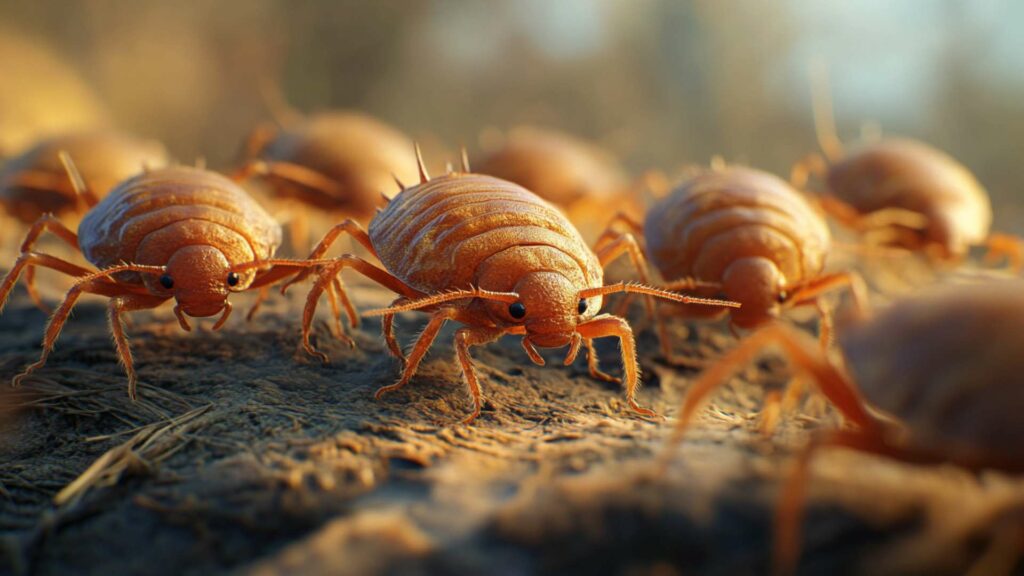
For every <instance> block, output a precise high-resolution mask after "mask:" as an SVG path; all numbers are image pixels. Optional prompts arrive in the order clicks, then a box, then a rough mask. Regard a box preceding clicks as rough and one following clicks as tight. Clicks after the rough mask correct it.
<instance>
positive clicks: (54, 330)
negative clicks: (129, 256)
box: [11, 264, 164, 387]
mask: <svg viewBox="0 0 1024 576" xmlns="http://www.w3.org/2000/svg"><path fill="white" fill-rule="evenodd" d="M163 271H164V268H163V267H162V266H144V265H138V264H122V265H118V266H112V267H110V268H107V269H105V270H101V271H99V272H94V273H92V274H88V275H86V276H83V277H81V278H79V279H78V280H76V281H75V284H74V285H73V286H72V287H71V289H70V290H68V293H67V295H66V296H65V297H64V301H63V302H62V303H61V305H60V307H59V308H57V311H56V312H54V313H53V316H52V317H51V318H50V322H49V323H48V324H47V325H46V332H45V334H44V336H43V352H42V353H41V354H40V355H39V360H37V361H36V362H35V363H33V364H30V365H29V366H28V367H27V368H25V370H24V371H23V372H22V373H21V374H18V375H17V376H15V377H14V379H13V380H11V385H12V386H15V387H17V386H19V385H21V382H22V380H24V379H25V378H26V377H27V376H28V375H29V374H31V373H32V372H34V371H36V370H38V369H39V368H42V367H43V366H45V365H46V359H47V357H49V355H50V352H51V351H52V350H53V345H54V343H55V342H56V341H57V337H58V336H60V332H61V329H63V328H64V323H65V322H67V320H68V316H70V315H71V310H72V309H73V308H74V307H75V303H76V302H78V299H79V298H80V297H81V296H82V294H83V293H90V294H101V295H104V296H110V297H118V296H129V295H132V294H137V293H136V292H134V291H133V290H134V289H135V288H134V287H130V286H123V285H120V284H118V283H117V282H116V281H115V280H113V276H114V275H115V274H117V273H119V272H138V273H140V274H162V273H163Z"/></svg>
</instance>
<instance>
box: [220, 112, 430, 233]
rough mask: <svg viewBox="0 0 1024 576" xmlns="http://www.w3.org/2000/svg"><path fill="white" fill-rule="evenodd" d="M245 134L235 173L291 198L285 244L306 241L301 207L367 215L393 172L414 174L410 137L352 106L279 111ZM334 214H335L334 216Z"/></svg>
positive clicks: (378, 201) (366, 218)
mask: <svg viewBox="0 0 1024 576" xmlns="http://www.w3.org/2000/svg"><path fill="white" fill-rule="evenodd" d="M280 116H282V118H281V119H280V120H279V122H278V124H276V125H275V124H264V125H262V126H259V127H257V128H256V129H255V130H254V131H253V133H252V134H251V135H250V137H249V139H248V142H247V143H246V147H245V164H244V165H243V166H242V168H240V169H239V170H238V171H237V172H236V173H235V176H234V177H235V179H236V180H239V181H241V180H245V179H247V178H249V177H252V176H258V177H259V178H261V179H262V180H264V181H265V182H267V184H268V185H269V186H270V189H271V191H272V192H273V196H274V197H275V198H277V199H282V200H287V201H290V202H292V203H293V204H296V205H297V206H296V207H295V209H293V210H291V211H290V223H289V224H290V229H291V238H292V245H293V248H295V249H296V250H299V249H302V250H305V249H307V248H308V237H309V232H308V221H307V214H306V209H307V208H308V207H312V208H314V209H316V210H318V211H322V212H329V213H332V214H334V215H341V216H346V217H350V218H352V219H354V220H356V221H359V222H364V223H365V222H368V221H369V220H370V218H372V217H373V215H374V214H375V213H376V211H377V208H379V207H381V206H383V204H384V203H385V201H386V199H387V198H386V197H384V196H383V195H384V193H385V192H388V191H391V190H397V188H396V187H395V179H396V178H398V179H405V181H409V180H410V179H412V178H415V177H416V174H417V172H416V158H415V157H414V155H413V154H412V152H411V150H412V141H411V140H410V139H409V138H407V137H406V136H405V135H404V134H402V133H401V132H399V131H398V130H396V129H395V128H392V127H391V126H388V125H387V124H384V123H383V122H381V121H379V120H377V119H375V118H373V117H370V116H368V115H366V114H361V113H358V112H325V113H321V114H314V115H312V116H309V117H308V118H301V117H297V114H295V113H290V114H283V113H282V114H280ZM335 221H337V220H335Z"/></svg>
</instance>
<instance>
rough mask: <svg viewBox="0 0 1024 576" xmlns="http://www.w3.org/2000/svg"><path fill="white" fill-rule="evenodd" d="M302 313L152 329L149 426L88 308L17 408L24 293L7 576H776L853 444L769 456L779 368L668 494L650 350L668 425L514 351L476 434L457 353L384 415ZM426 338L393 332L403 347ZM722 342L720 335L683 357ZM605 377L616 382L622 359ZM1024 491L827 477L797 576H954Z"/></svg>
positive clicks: (2, 450) (790, 429)
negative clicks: (803, 493)
mask: <svg viewBox="0 0 1024 576" xmlns="http://www.w3.org/2000/svg"><path fill="white" fill-rule="evenodd" d="M295 292H296V293H295V294H292V295H291V297H290V298H287V299H285V298H280V297H278V298H275V299H274V300H273V301H272V302H270V304H269V305H268V306H267V307H266V308H265V309H264V310H262V311H261V313H260V314H259V316H258V318H257V320H256V321H254V322H251V323H246V322H245V321H244V318H243V315H242V314H236V315H235V317H234V318H232V319H231V321H229V323H228V324H227V325H226V326H225V327H224V329H222V330H221V331H219V332H211V331H210V330H209V325H210V323H209V322H205V323H204V325H203V328H202V329H199V330H197V331H194V332H193V333H191V334H189V333H185V332H183V331H181V330H180V329H179V328H178V326H177V323H176V322H175V321H174V319H173V316H172V315H171V314H170V310H169V308H168V309H160V310H157V311H154V312H152V313H139V314H135V315H134V316H133V321H132V325H131V326H130V327H129V333H130V335H131V337H132V344H133V349H134V352H135V358H136V363H137V368H138V372H139V378H140V400H139V401H138V402H135V403H133V402H132V401H130V400H129V399H128V396H127V394H126V380H125V377H124V375H123V372H122V369H121V367H120V366H119V365H118V364H117V360H116V356H115V353H114V349H113V346H112V343H111V339H110V337H109V334H108V329H107V323H106V317H105V308H104V306H103V301H102V300H99V299H97V300H83V301H82V303H81V304H80V305H79V307H78V308H77V310H76V313H75V316H74V318H73V319H72V321H71V322H70V323H69V324H68V325H67V328H66V330H65V332H64V335H63V336H62V338H61V340H60V342H59V344H58V347H57V350H56V351H55V353H54V354H53V355H52V356H51V358H50V361H49V364H48V365H47V366H46V368H44V369H42V370H40V371H38V372H37V373H36V374H35V375H33V377H31V378H29V379H28V380H27V381H26V383H25V385H24V386H23V387H22V388H19V389H11V388H9V387H8V386H7V384H6V381H7V380H8V379H9V378H10V377H11V376H13V375H14V374H16V373H17V372H18V371H19V370H20V369H21V368H22V367H23V366H24V365H25V364H26V363H28V362H31V361H33V360H35V358H36V357H37V355H38V341H39V339H40V337H41V334H42V330H43V326H44V322H45V320H46V317H45V315H44V314H43V313H41V312H40V311H38V310H36V309H35V308H33V307H32V306H31V305H30V304H29V302H28V301H27V298H26V297H25V296H24V293H23V291H22V290H21V289H20V288H19V289H18V290H17V291H16V296H15V298H14V300H13V301H12V302H11V303H10V305H9V306H8V308H7V310H6V311H5V312H4V313H3V315H2V316H0V380H3V381H4V384H3V385H2V387H0V390H2V395H0V537H2V540H0V573H5V574H6V573H13V574H43V575H45V574H69V573H76V574H113V573H125V574H127V573H147V574H210V573H214V572H224V571H230V572H236V573H244V574H256V575H261V576H262V575H272V574H285V573H287V574H294V573H307V574H428V573H429V574H453V575H454V574H459V575H466V574H502V575H503V574H508V575H514V574H529V573H552V574H554V573H558V574H568V573H602V574H623V575H674V574H680V575H682V574H762V573H766V572H768V570H769V558H770V553H769V551H770V545H771V535H772V528H771V522H772V511H773V508H774V504H775V501H776V498H777V493H778V487H779V481H780V479H781V478H783V477H784V476H785V474H786V472H787V470H788V469H789V468H788V466H789V464H790V463H791V459H790V458H789V457H788V456H789V455H790V454H791V453H792V451H793V448H794V447H797V446H800V445H801V444H802V442H803V441H804V440H805V439H806V437H807V435H808V432H809V431H811V430H813V429H815V428H820V427H826V426H833V425H835V424H836V422H837V420H836V418H835V416H834V415H833V414H832V412H831V411H830V409H828V408H827V407H825V406H824V403H823V402H821V401H820V400H818V399H816V398H814V397H811V398H810V399H809V400H807V401H806V402H805V403H804V404H803V405H802V407H801V408H800V409H799V410H798V411H797V413H796V414H792V415H789V416H787V417H786V418H785V419H784V421H783V423H782V425H781V427H780V429H779V431H778V433H777V435H776V436H775V437H774V438H773V439H771V440H766V439H764V438H762V437H761V436H760V435H759V434H758V432H757V427H758V422H759V419H758V411H759V410H760V408H761V405H762V400H763V392H764V390H765V389H766V388H772V387H777V386H779V385H781V383H783V382H785V381H786V378H785V373H784V367H783V366H782V365H781V363H779V362H776V361H772V360H768V361H765V362H762V363H760V364H759V365H757V366H754V367H752V368H751V369H749V370H746V371H745V372H743V374H742V377H740V378H737V379H736V380H735V381H734V382H733V383H732V384H730V385H729V386H727V387H726V388H724V389H723V390H722V391H721V392H720V393H719V394H717V395H716V396H715V398H714V399H713V401H712V402H711V405H710V406H709V408H708V409H707V410H705V411H704V412H703V414H702V416H701V418H700V419H699V422H698V423H697V425H696V427H695V428H694V429H693V430H692V431H691V433H690V434H689V435H688V436H687V438H686V441H685V443H684V445H683V446H682V447H681V448H680V449H678V450H677V451H676V452H675V454H674V458H673V460H672V465H671V467H670V469H669V470H668V472H667V474H666V475H663V476H656V475H655V474H654V473H653V471H654V469H655V457H656V456H658V455H659V454H660V453H661V451H662V450H663V449H664V442H665V439H666V437H667V435H668V432H669V430H670V427H671V426H670V425H671V423H672V422H673V421H674V418H673V416H674V414H675V411H676V407H677V404H678V403H679V401H680V399H681V398H682V395H683V394H684V393H685V390H686V386H687V383H688V382H689V380H690V379H691V378H692V376H693V374H694V372H692V371H688V370H677V369H672V368H669V367H667V366H665V365H663V364H661V363H660V362H659V361H658V357H657V354H656V350H657V346H656V341H655V340H654V339H653V337H652V336H651V334H650V331H642V333H641V336H640V349H641V355H642V362H641V364H642V367H643V370H644V376H645V384H646V385H645V387H644V389H643V390H642V392H641V394H640V399H641V403H642V404H643V405H645V406H649V407H652V408H654V409H656V410H657V411H658V412H659V413H660V414H662V415H664V416H665V417H666V418H665V419H664V420H662V421H657V422H651V421H648V420H644V419H642V418H639V417H637V416H634V415H633V414H631V413H630V412H629V410H628V409H627V408H626V407H625V406H624V402H623V400H622V394H621V391H620V390H618V389H616V387H615V386H614V385H611V384H607V383H602V382H598V381H595V380H593V379H591V378H590V377H589V376H588V375H587V373H586V368H585V362H584V361H583V360H582V358H581V359H580V360H578V362H577V364H576V365H574V366H572V367H568V368H566V367H562V366H561V362H560V359H561V356H560V354H564V351H552V353H551V354H549V355H548V359H549V362H548V366H546V367H539V366H535V365H533V364H532V363H530V362H529V360H528V358H527V357H526V355H525V353H524V352H523V351H522V349H521V348H520V346H519V343H518V341H517V340H515V339H513V338H506V339H504V340H502V341H501V342H500V343H497V344H493V345H490V346H486V347H481V348H476V349H474V356H475V358H476V360H477V363H478V367H479V370H480V373H481V375H482V376H483V377H484V386H485V393H486V395H487V397H488V405H487V407H486V409H485V411H484V413H483V415H482V416H481V418H480V419H479V420H478V421H477V422H476V424H475V425H473V426H472V427H466V426H462V425H459V424H457V422H458V421H459V419H461V418H462V417H463V416H464V415H465V414H466V413H467V411H468V410H469V408H470V402H469V400H468V397H467V393H466V391H465V389H464V385H463V384H462V381H461V377H460V374H459V369H458V367H457V365H456V364H455V362H454V361H453V350H452V347H451V330H447V331H446V332H443V333H442V336H441V337H440V338H439V343H438V344H437V345H436V346H435V348H434V349H433V350H432V352H431V354H430V356H429V357H428V359H427V360H426V361H425V362H424V364H423V366H422V369H421V371H420V373H419V376H418V377H417V378H415V379H414V380H413V382H412V383H411V384H410V385H409V386H407V387H406V388H405V389H404V390H402V391H400V392H398V393H395V394H392V395H390V396H388V397H385V398H384V399H383V400H381V401H376V400H374V398H373V392H374V390H375V389H376V388H378V387H379V386H381V385H385V384H389V383H391V382H393V381H394V380H395V378H396V377H397V364H396V363H395V362H394V361H393V360H392V359H391V358H390V357H389V356H388V355H387V354H386V353H385V352H384V348H383V343H382V340H381V339H380V337H379V323H377V322H375V321H372V320H370V321H367V322H366V323H365V325H364V326H363V327H362V328H361V329H359V330H356V331H355V332H354V335H355V338H356V340H357V341H358V344H359V347H358V348H357V349H349V348H348V347H346V346H345V345H343V344H342V343H341V342H339V341H338V340H335V339H333V338H332V337H331V336H330V334H329V331H328V330H327V327H326V324H324V323H323V322H322V321H321V322H320V323H319V324H318V326H317V340H318V342H319V345H320V346H321V347H322V349H323V350H325V351H326V352H327V353H328V354H329V356H330V358H331V363H330V365H327V366H323V365H321V364H320V363H319V362H318V361H316V360H315V359H311V358H308V357H306V356H305V354H304V353H303V352H302V351H301V349H300V347H299V346H298V324H297V311H298V309H299V305H300V302H299V300H300V298H301V296H302V294H300V293H299V292H301V291H295ZM355 300H356V301H357V302H358V303H359V304H360V306H362V307H370V306H373V305H378V304H386V303H387V302H388V301H389V300H390V297H389V296H388V295H387V294H385V293H383V292H382V291H376V290H372V289H369V288H359V289H357V290H356V291H355ZM246 303H247V302H246V301H245V299H244V298H238V301H237V302H236V309H238V310H242V309H244V308H243V307H242V306H244V305H245V304H246ZM422 320H423V318H422V316H417V315H408V316H404V317H402V318H400V321H399V334H400V336H401V337H402V338H403V340H404V341H406V342H408V341H410V340H411V338H412V337H413V335H414V334H416V331H417V329H418V327H419V326H421V323H422ZM637 326H638V328H642V326H643V321H642V320H641V321H639V323H638V325H637ZM675 329H676V330H677V333H679V335H680V336H682V335H683V334H682V333H681V332H679V331H681V330H683V327H682V326H680V325H677V326H675ZM729 342H730V337H729V336H727V335H726V332H725V331H724V330H722V329H721V328H720V327H717V326H714V325H711V326H704V327H701V328H699V329H698V330H697V332H695V333H694V334H693V335H691V336H690V339H689V341H687V342H686V343H681V344H680V345H679V349H680V350H681V351H684V350H688V351H690V352H691V353H700V354H703V355H714V353H715V350H717V349H720V348H721V347H723V346H728V345H729ZM601 352H602V362H603V366H604V367H606V368H607V370H608V371H610V372H614V373H618V370H619V363H618V360H617V346H616V345H615V343H614V342H603V343H602V346H601ZM76 479H77V480H76ZM1021 489H1022V488H1021V486H1020V485H1019V484H1016V485H1015V484H1014V482H1013V481H1012V480H1011V479H1008V478H1004V477H1001V476H999V475H994V474H993V475H984V476H982V477H980V478H979V477H975V476H972V475H969V474H966V473H964V472H961V471H959V470H956V469H952V468H939V469H935V468H930V469H923V468H915V467H911V466H906V465H899V464H894V463H891V462H887V461H884V460H880V459H875V458H869V457H866V456H861V455H856V454H850V453H840V452H834V453H829V454H823V455H822V457H821V458H820V459H819V460H818V462H817V465H816V466H815V468H814V481H813V483H812V488H811V506H810V509H809V512H808V515H807V521H806V525H805V532H804V533H805V535H806V536H805V539H806V550H805V554H804V556H803V557H802V560H801V564H800V571H799V572H800V573H801V574H903V573H950V574H954V573H962V571H963V570H964V569H965V568H966V567H967V566H968V565H969V564H970V563H971V562H973V561H974V559H976V558H977V557H978V556H979V555H980V554H982V553H983V552H984V551H985V550H986V549H987V548H986V547H987V542H988V538H987V536H986V534H985V533H983V532H982V533H979V532H978V531H976V530H967V529H965V528H964V526H965V525H966V524H970V522H969V520H968V519H969V518H973V517H974V516H973V514H974V513H975V512H978V513H979V514H981V513H983V512H984V511H985V510H988V504H990V503H991V502H993V501H995V500H996V499H998V498H999V497H1000V495H1005V494H1007V493H1010V492H1012V491H1013V490H1017V491H1019V490H1021Z"/></svg>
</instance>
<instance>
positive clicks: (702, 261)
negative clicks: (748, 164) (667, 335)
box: [644, 167, 829, 282]
mask: <svg viewBox="0 0 1024 576" xmlns="http://www.w3.org/2000/svg"><path fill="white" fill-rule="evenodd" d="M644 234H645V238H646V241H647V247H648V252H649V254H650V257H651V260H652V262H653V263H654V265H655V266H656V267H657V268H658V270H659V271H660V272H661V273H662V275H663V276H664V277H665V278H666V279H669V280H672V279H676V278H682V277H688V276H692V277H696V278H700V279H704V280H712V281H714V280H719V279H720V278H721V274H722V272H723V271H724V270H725V268H727V267H728V266H729V264H730V263H732V262H733V261H734V260H736V259H738V258H746V257H750V256H762V257H765V258H768V259H770V260H772V261H773V262H775V264H776V265H777V266H778V267H779V269H780V270H781V271H782V273H783V274H784V275H785V277H786V278H787V279H788V280H789V281H791V282H793V281H799V280H802V279H805V278H809V277H812V276H814V275H816V274H818V273H819V272H820V271H821V269H822V268H823V266H824V257H825V251H826V250H827V247H828V244H829V233H828V228H827V227H826V225H825V222H824V221H823V220H822V219H821V217H820V216H818V215H817V214H816V213H815V212H814V210H813V209H812V208H811V206H810V205H809V204H808V203H807V202H806V200H804V198H803V197H802V196H800V194H799V193H798V192H796V191H795V190H793V189H792V188H790V186H789V185H788V184H786V183H785V182H783V181H781V180H779V179H778V178H776V177H774V176H772V175H770V174H767V173H764V172H760V171H757V170H752V169H747V168H739V167H730V168H727V169H725V170H722V171H708V172H705V173H704V174H701V175H699V176H697V177H695V178H693V179H692V180H690V181H688V182H687V183H686V184H684V185H683V186H682V187H681V188H678V189H677V190H676V191H675V192H673V193H672V194H671V195H670V196H669V197H667V198H665V199H664V200H662V201H661V202H659V203H658V204H657V205H656V206H655V207H654V208H652V209H651V210H650V212H648V216H647V220H646V222H645V223H644Z"/></svg>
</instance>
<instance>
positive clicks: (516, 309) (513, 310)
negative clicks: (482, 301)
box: [508, 302, 526, 320]
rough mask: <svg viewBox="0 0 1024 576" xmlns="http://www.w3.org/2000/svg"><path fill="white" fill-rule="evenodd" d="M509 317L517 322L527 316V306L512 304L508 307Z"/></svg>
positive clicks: (518, 303) (520, 303) (517, 303)
mask: <svg viewBox="0 0 1024 576" xmlns="http://www.w3.org/2000/svg"><path fill="white" fill-rule="evenodd" d="M508 315H509V316H511V317H513V318H515V319H517V320H518V319H520V318H522V317H524V316H526V305H525V304H523V303H522V302H516V303H514V304H510V305H509V307H508Z"/></svg>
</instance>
